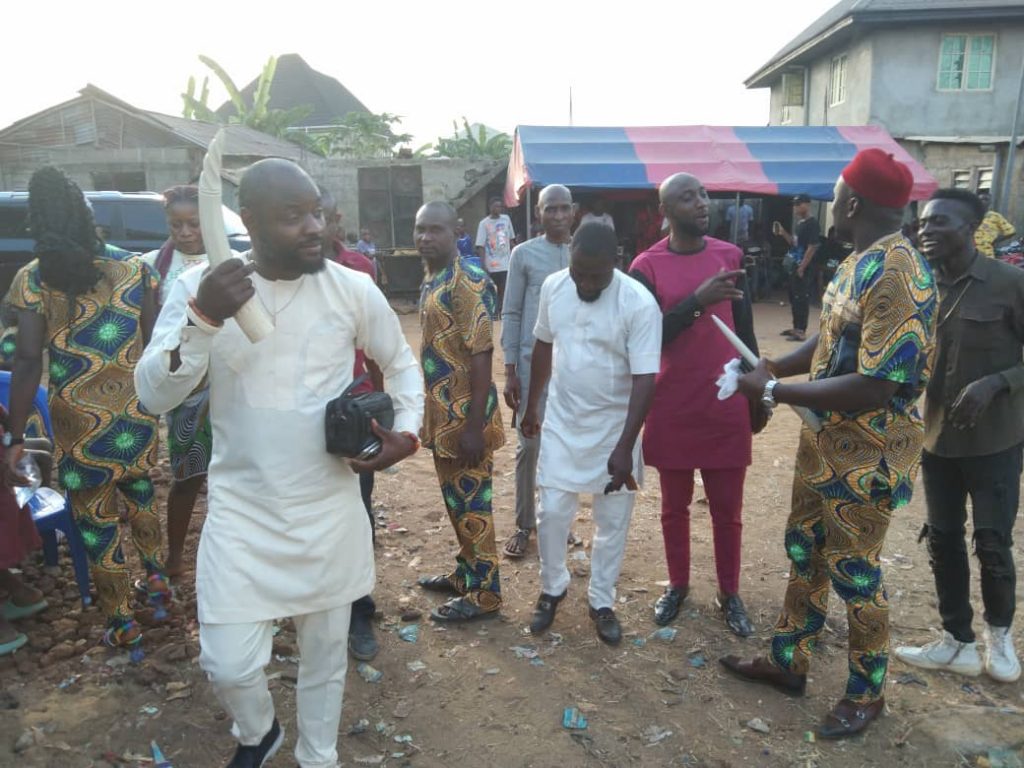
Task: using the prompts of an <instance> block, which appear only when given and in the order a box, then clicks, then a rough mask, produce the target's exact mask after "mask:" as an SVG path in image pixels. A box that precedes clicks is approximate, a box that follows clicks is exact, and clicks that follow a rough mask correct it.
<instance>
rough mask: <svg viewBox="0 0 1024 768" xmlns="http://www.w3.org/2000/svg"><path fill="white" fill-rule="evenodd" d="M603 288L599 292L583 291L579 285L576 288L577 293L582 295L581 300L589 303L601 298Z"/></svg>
mask: <svg viewBox="0 0 1024 768" xmlns="http://www.w3.org/2000/svg"><path fill="white" fill-rule="evenodd" d="M602 293H604V291H603V290H601V291H598V292H597V293H582V292H581V291H580V289H579V287H577V288H576V295H577V296H579V297H580V301H585V302H586V303H587V304H593V303H594V302H595V301H597V300H598V299H600V298H601V294H602Z"/></svg>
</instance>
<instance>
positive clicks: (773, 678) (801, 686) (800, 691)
mask: <svg viewBox="0 0 1024 768" xmlns="http://www.w3.org/2000/svg"><path fill="white" fill-rule="evenodd" d="M718 663H719V664H721V665H722V666H723V667H725V668H726V669H727V670H729V672H731V673H732V674H734V675H735V676H736V677H738V678H740V679H741V680H747V681H749V682H751V683H764V684H765V685H770V686H772V687H773V688H775V689H776V690H779V691H782V692H783V693H785V694H788V695H790V696H803V695H804V690H805V689H806V688H807V677H806V676H805V675H797V674H795V673H793V672H787V671H786V670H784V669H779V668H778V667H776V666H775V665H774V664H772V663H771V662H770V661H768V659H766V658H764V657H763V656H758V657H757V658H755V659H751V660H750V661H744V660H743V659H741V658H740V657H739V656H725V657H723V658H721V659H719V660H718Z"/></svg>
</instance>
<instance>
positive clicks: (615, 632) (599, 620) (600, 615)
mask: <svg viewBox="0 0 1024 768" xmlns="http://www.w3.org/2000/svg"><path fill="white" fill-rule="evenodd" d="M590 618H591V619H593V620H594V624H595V625H597V636H598V637H599V638H601V640H602V641H604V642H606V643H608V645H618V644H619V643H620V642H622V626H621V625H620V624H619V619H618V617H617V616H616V615H615V611H613V610H612V609H611V608H593V607H591V609H590Z"/></svg>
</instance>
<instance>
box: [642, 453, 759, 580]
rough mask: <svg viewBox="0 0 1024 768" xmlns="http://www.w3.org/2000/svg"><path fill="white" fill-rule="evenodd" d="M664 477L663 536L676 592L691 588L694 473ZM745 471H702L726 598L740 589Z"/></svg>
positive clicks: (679, 471) (664, 474) (666, 472)
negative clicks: (691, 513) (691, 514)
mask: <svg viewBox="0 0 1024 768" xmlns="http://www.w3.org/2000/svg"><path fill="white" fill-rule="evenodd" d="M658 472H659V475H660V477H661V533H662V536H664V539H665V559H666V560H667V561H668V578H669V581H670V582H671V584H672V586H673V587H676V588H682V587H687V586H689V584H690V503H691V502H692V501H693V472H694V470H692V469H659V470H658ZM746 474H747V468H746V467H736V468H730V469H702V470H700V475H701V478H702V479H703V481H704V491H705V492H706V494H707V497H708V505H709V506H710V508H711V526H712V529H713V532H714V539H715V570H716V571H717V572H718V588H719V590H721V592H722V593H723V594H724V595H735V594H738V593H739V589H740V549H741V546H742V541H743V480H744V478H745V477H746Z"/></svg>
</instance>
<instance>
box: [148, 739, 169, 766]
mask: <svg viewBox="0 0 1024 768" xmlns="http://www.w3.org/2000/svg"><path fill="white" fill-rule="evenodd" d="M149 748H150V749H151V750H153V768H174V766H173V765H171V761H170V760H168V759H167V758H166V757H164V753H163V752H161V751H160V747H158V746H157V743H156V742H155V741H151V742H149Z"/></svg>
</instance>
